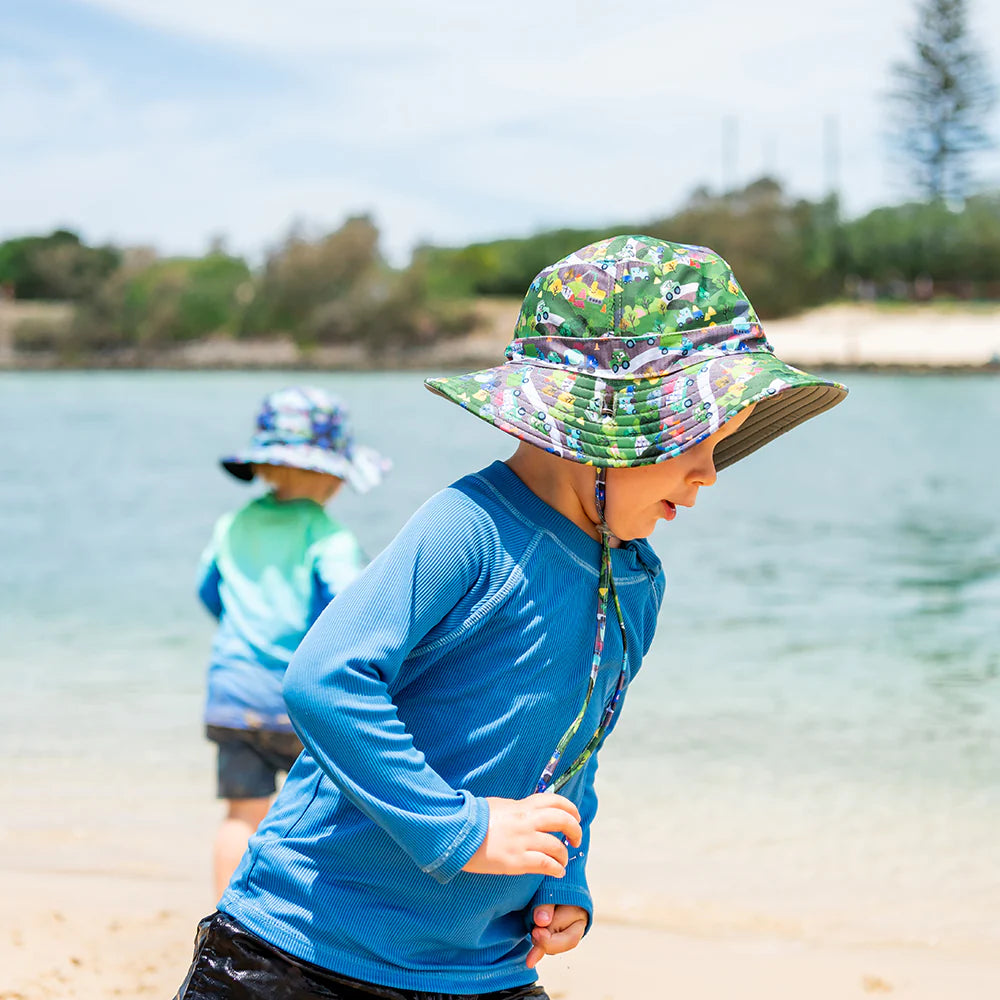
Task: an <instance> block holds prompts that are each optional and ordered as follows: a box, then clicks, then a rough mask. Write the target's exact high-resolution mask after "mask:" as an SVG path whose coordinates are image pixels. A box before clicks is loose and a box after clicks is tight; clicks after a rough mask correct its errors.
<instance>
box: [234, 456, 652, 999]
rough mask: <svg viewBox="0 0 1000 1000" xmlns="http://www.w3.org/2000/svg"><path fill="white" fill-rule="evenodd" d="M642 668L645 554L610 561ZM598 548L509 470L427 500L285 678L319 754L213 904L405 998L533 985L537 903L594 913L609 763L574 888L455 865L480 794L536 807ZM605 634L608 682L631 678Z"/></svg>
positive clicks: (332, 609)
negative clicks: (594, 847) (590, 868)
mask: <svg viewBox="0 0 1000 1000" xmlns="http://www.w3.org/2000/svg"><path fill="white" fill-rule="evenodd" d="M612 555H613V569H614V575H615V581H616V583H617V586H618V592H619V596H620V599H621V604H622V612H623V614H624V618H625V623H626V631H627V635H628V642H629V649H630V660H631V668H632V672H633V673H634V671H635V670H636V669H637V668H638V666H639V662H640V660H641V657H642V655H643V654H644V653H645V651H646V650H647V649H648V648H649V643H650V641H651V640H652V636H653V630H654V627H655V622H656V615H657V612H658V610H659V604H660V601H661V599H662V596H663V574H662V571H661V569H660V564H659V561H658V559H657V558H656V556H655V555H654V553H653V551H652V549H651V548H650V547H649V545H648V544H647V543H646V542H645V541H641V542H631V543H629V544H628V545H626V546H623V547H622V548H620V549H616V550H614V551H613V554H612ZM599 558H600V545H599V543H598V542H596V541H595V540H594V539H592V538H591V537H590V536H589V535H587V534H586V533H585V532H583V531H582V530H580V529H579V528H578V527H577V526H576V525H574V524H573V523H572V522H570V521H568V520H567V519H566V518H564V517H563V516H562V515H561V514H559V513H557V512H556V511H555V510H553V509H552V508H551V507H549V506H548V505H547V504H545V503H544V502H543V501H541V500H540V499H539V498H538V497H536V496H535V495H534V494H533V493H532V492H531V491H530V490H529V489H527V487H525V486H524V484H523V483H522V482H521V481H520V480H519V479H518V478H517V476H516V475H514V473H513V472H511V470H510V469H509V468H507V466H506V465H504V464H502V463H495V464H494V465H492V466H490V467H489V468H488V469H486V470H484V471H483V472H481V473H479V474H477V475H473V476H469V477H466V478H465V479H462V480H460V481H459V482H457V483H455V484H454V485H453V486H451V487H449V488H448V489H446V490H444V491H443V492H441V493H439V494H437V495H436V496H434V497H433V498H432V499H431V500H429V501H428V502H427V503H426V504H425V505H424V506H423V507H422V508H421V509H420V510H419V511H418V512H417V513H416V514H415V515H414V517H413V518H412V519H411V520H410V522H409V523H408V524H407V525H406V527H404V529H403V530H402V531H401V532H400V534H399V535H398V536H397V538H396V539H395V541H394V542H393V543H392V544H391V545H390V546H389V547H388V548H387V549H386V550H385V551H384V552H383V553H382V555H381V556H379V558H378V559H376V560H375V562H374V563H372V565H371V566H369V567H368V569H367V570H366V571H365V572H364V573H363V574H362V575H361V576H360V577H359V578H358V579H357V580H356V581H355V582H354V583H353V584H352V585H351V586H350V587H349V588H348V589H347V590H346V591H345V592H344V593H342V594H341V595H340V596H338V597H337V598H336V599H335V600H334V601H333V603H332V604H331V605H330V606H329V607H328V608H327V609H326V611H325V612H324V613H323V614H322V615H321V616H320V618H319V620H318V621H317V622H316V624H315V626H314V627H313V628H312V629H311V630H310V632H309V633H308V635H307V636H306V638H305V640H304V641H303V643H302V645H301V647H300V648H299V650H298V652H297V653H296V654H295V656H294V658H293V660H292V663H291V665H290V666H289V668H288V673H287V675H286V679H285V697H286V701H287V704H288V709H289V713H290V715H291V718H292V721H293V723H294V725H295V729H296V731H297V732H298V733H299V736H300V737H301V739H302V741H303V743H304V744H305V746H306V751H305V752H304V753H303V754H302V755H301V756H300V757H299V759H298V761H297V762H296V764H295V766H294V767H293V768H292V771H291V773H290V774H289V776H288V780H287V782H286V783H285V786H284V788H283V790H282V792H281V794H280V795H279V797H278V800H277V802H276V804H275V806H274V807H273V808H272V810H271V812H270V813H269V815H268V818H267V819H266V820H265V822H264V824H263V826H262V827H261V829H260V831H259V833H258V835H257V836H255V837H254V838H253V839H252V840H251V842H250V849H249V851H248V852H247V854H246V856H245V857H244V859H243V862H242V864H241V866H240V868H239V869H238V870H237V873H236V876H235V878H234V880H233V883H232V884H231V886H230V888H229V889H228V890H227V891H226V893H225V894H224V895H223V897H222V900H221V902H220V908H221V909H222V910H224V911H225V912H226V913H229V914H230V915H231V916H232V917H234V918H235V919H236V920H238V921H239V922H240V923H242V924H243V925H244V926H246V927H247V928H249V929H250V930H251V931H253V932H254V933H256V934H258V935H259V936H261V937H263V938H264V939H265V940H267V941H269V942H270V943H272V944H273V945H275V946H277V947H279V948H282V949H284V950H285V951H288V952H290V953H292V954H293V955H296V956H297V957H299V958H302V959H305V960H307V961H310V962H315V963H316V964H318V965H321V966H323V967H325V968H328V969H331V970H333V971H335V972H339V973H341V974H343V975H347V976H352V977H354V978H357V979H362V980H365V981H368V982H372V983H377V984H380V985H384V986H390V987H396V988H399V989H411V990H424V991H435V992H444V993H480V992H487V991H492V990H502V989H508V988H511V987H515V986H520V985H524V984H527V983H530V982H533V981H534V980H535V978H536V975H535V973H534V971H532V970H530V969H528V968H526V966H525V964H524V960H525V957H526V955H527V952H528V949H529V941H528V938H527V936H526V931H527V929H528V928H529V927H530V920H531V911H532V909H533V908H534V906H535V905H537V904H539V903H541V902H554V903H573V904H576V905H579V906H582V907H584V908H586V909H587V910H588V912H589V911H590V910H591V901H590V893H589V891H588V888H587V881H586V871H585V865H586V857H587V853H588V850H589V826H590V821H591V820H592V819H593V817H594V814H595V812H596V808H597V800H596V796H595V795H594V790H593V785H594V775H595V772H596V766H597V765H596V756H595V757H594V758H591V761H590V763H589V764H588V765H587V766H586V767H585V768H583V769H582V770H581V771H580V772H579V774H577V775H576V776H575V777H574V778H573V779H572V781H571V782H569V783H568V784H567V786H566V787H565V788H564V789H563V794H565V795H567V796H568V797H569V798H571V799H573V801H575V802H576V803H577V805H578V806H579V807H580V810H581V813H582V814H583V818H584V829H585V840H584V843H583V846H582V847H581V849H580V850H579V851H571V854H572V855H573V859H572V860H571V861H570V864H569V867H568V871H567V874H566V876H565V878H563V879H551V878H543V877H541V876H533V875H524V876H504V875H474V874H470V873H468V872H463V871H461V869H462V867H463V866H464V865H465V864H466V862H467V861H468V860H469V858H471V856H472V855H473V854H474V853H475V851H476V850H477V848H478V847H479V846H480V844H481V843H482V841H483V839H484V837H485V835H486V830H487V826H488V823H489V807H488V804H487V803H486V801H485V797H486V796H504V797H509V798H523V797H525V796H527V795H530V794H531V793H532V792H533V791H534V786H535V782H536V780H537V778H538V776H539V774H540V773H541V770H542V768H543V767H544V766H545V764H546V763H547V761H548V759H549V757H550V755H551V753H552V751H553V749H554V747H555V744H556V743H557V742H558V740H559V738H560V737H561V736H562V734H563V733H564V732H565V730H566V729H567V727H568V726H569V724H570V722H571V721H572V720H573V718H574V716H575V715H576V713H577V712H578V711H579V709H580V706H581V704H582V702H583V698H584V694H585V691H586V685H587V679H588V675H589V672H590V663H591V658H592V654H593V645H594V636H595V630H596V619H595V614H596V608H597V580H598V566H599ZM621 659H622V648H621V638H620V636H619V635H618V630H617V629H612V628H609V629H608V631H607V641H606V644H605V649H604V656H603V660H602V668H601V671H600V674H599V677H598V686H597V688H596V690H595V694H594V696H593V698H592V699H591V702H590V707H589V708H588V711H587V715H586V716H585V718H584V720H583V723H582V725H581V726H580V729H579V731H578V733H577V735H576V737H575V738H574V740H573V741H572V742H571V743H570V745H569V747H568V748H567V750H566V754H565V757H564V760H565V761H566V762H567V763H569V762H570V761H572V760H573V758H574V757H575V755H576V754H577V753H578V752H579V751H580V750H581V749H582V748H583V746H584V745H585V744H586V742H587V740H588V739H589V738H590V736H591V735H592V734H593V733H594V731H595V730H596V728H597V726H598V723H599V721H600V715H601V712H602V711H603V707H604V703H605V701H606V700H607V699H608V698H609V697H610V695H611V693H612V691H613V690H614V686H615V684H616V682H617V680H618V675H619V670H620V666H621Z"/></svg>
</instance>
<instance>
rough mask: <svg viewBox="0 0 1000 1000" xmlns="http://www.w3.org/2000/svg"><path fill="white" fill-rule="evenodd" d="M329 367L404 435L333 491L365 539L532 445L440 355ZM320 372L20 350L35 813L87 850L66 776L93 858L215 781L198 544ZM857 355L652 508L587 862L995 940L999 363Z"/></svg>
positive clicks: (699, 891)
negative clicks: (949, 371) (636, 623)
mask: <svg viewBox="0 0 1000 1000" xmlns="http://www.w3.org/2000/svg"><path fill="white" fill-rule="evenodd" d="M305 378H306V379H308V380H310V381H315V382H317V383H318V384H322V385H326V386H328V387H331V388H334V389H335V390H337V391H339V392H340V394H341V395H342V396H344V397H345V398H346V399H347V400H348V402H349V403H350V404H351V405H352V408H353V410H354V413H355V420H356V423H357V425H358V430H359V437H360V438H361V439H362V440H365V441H367V442H370V443H371V444H373V445H375V446H376V447H378V448H380V449H381V450H383V451H384V452H385V453H386V454H388V455H390V456H391V457H392V458H393V459H394V461H395V464H396V468H395V471H394V473H393V475H392V477H391V479H390V480H389V481H388V482H387V484H386V485H385V486H384V487H383V488H381V489H380V490H378V491H377V492H375V493H373V494H371V495H369V496H368V497H365V498H359V497H356V496H354V495H345V496H344V497H342V498H338V499H337V500H336V501H335V504H334V510H335V512H336V513H337V514H338V515H339V516H340V517H342V519H343V520H345V521H346V522H347V523H349V524H350V525H351V526H352V527H353V528H354V529H355V531H356V533H357V534H358V536H359V537H360V538H361V540H362V542H363V544H364V545H365V547H366V548H367V549H368V551H369V552H370V553H372V554H374V553H376V552H377V551H378V550H379V549H380V548H381V547H382V546H383V545H385V544H386V542H387V541H388V540H389V539H390V538H391V537H392V536H393V535H394V534H395V532H396V531H397V530H398V529H399V528H400V527H401V526H402V524H403V523H404V522H405V520H406V518H407V517H408V516H409V514H410V513H411V512H412V511H413V509H414V508H415V507H416V506H417V505H418V504H419V503H420V502H422V501H423V500H424V499H425V498H426V497H427V496H429V495H430V494H431V493H433V492H434V491H435V490H437V489H439V488H441V487H442V486H444V485H446V484H447V483H448V482H450V481H452V480H453V479H455V478H457V477H458V476H460V475H461V474H463V473H465V472H467V471H469V470H471V469H474V468H478V467H480V466H482V465H485V464H487V463H488V462H489V461H491V460H492V459H494V458H498V457H504V456H505V455H506V454H508V453H509V451H510V450H511V448H510V445H509V444H508V440H509V439H507V437H506V436H505V435H503V434H501V433H500V432H498V431H495V430H493V429H491V428H489V427H487V426H486V425H485V424H481V423H480V422H479V421H476V420H474V419H473V418H471V417H469V416H467V415H463V414H461V413H460V412H459V411H458V410H456V409H454V408H453V407H451V406H450V405H449V404H447V403H445V402H444V401H443V400H440V399H437V398H435V397H433V396H431V395H430V393H428V392H426V390H424V389H423V388H422V386H421V381H420V378H419V377H418V376H415V375H409V374H405V375H397V374H392V375H365V376H350V377H349V378H348V377H343V378H337V377H325V376H314V375H310V376H306V377H305ZM296 380H297V379H296V377H295V376H290V375H288V374H277V375H275V374H267V373H264V374H233V373H199V374H187V373H184V374H175V373H148V374H147V373H141V374H136V373H127V374H94V373H60V374H0V428H2V429H3V448H2V449H0V595H2V597H0V634H2V639H3V641H2V643H0V677H2V684H3V698H2V699H0V752H2V754H3V758H4V760H5V773H4V774H3V776H2V778H0V793H3V794H4V795H5V797H6V799H7V802H8V808H7V811H6V813H5V814H0V815H2V816H3V819H2V821H0V822H2V823H3V824H4V832H5V833H6V835H7V837H8V839H11V842H13V841H14V840H16V838H17V836H18V835H19V833H20V834H21V835H22V836H23V835H24V834H25V833H31V835H32V836H35V835H36V834H37V835H38V836H39V837H43V839H44V837H46V836H47V837H49V838H50V839H51V842H52V843H53V844H54V845H55V847H54V848H53V850H54V851H56V852H58V851H62V850H66V851H70V848H71V846H72V845H69V846H67V845H68V843H69V840H70V839H72V838H69V835H68V834H67V835H66V836H64V837H62V839H60V832H59V829H58V822H57V821H55V820H51V819H49V820H43V819H41V818H40V817H41V816H42V814H43V813H44V808H43V805H44V803H45V802H46V801H50V800H51V799H52V798H53V797H54V796H59V797H60V799H61V801H62V802H63V803H66V804H67V805H66V811H65V815H64V821H65V823H67V824H69V825H70V826H72V827H73V829H74V830H75V831H76V834H75V835H76V836H77V837H78V839H79V838H80V837H83V841H84V845H85V846H84V848H79V849H78V850H77V853H76V854H75V855H74V858H75V859H76V863H78V864H81V865H82V864H84V863H85V854H86V844H89V843H91V841H90V840H87V838H86V837H85V836H84V835H83V834H82V833H80V830H84V831H86V830H92V828H99V827H101V825H102V824H105V825H107V826H108V827H111V826H115V825H117V826H118V827H120V826H121V825H122V824H125V825H128V824H129V823H130V822H135V823H138V822H139V821H138V820H137V819H136V818H135V817H136V816H138V815H140V814H141V813H142V804H143V802H144V800H146V799H147V798H148V797H150V796H153V795H155V797H156V798H157V800H158V801H163V800H164V799H166V800H167V801H168V802H173V803H174V804H175V805H176V806H177V810H178V811H181V812H182V811H183V809H184V808H186V807H188V806H189V805H190V804H191V803H192V802H195V801H197V802H201V801H203V800H207V799H208V798H209V797H210V795H211V788H210V784H209V775H208V771H209V768H210V766H211V755H210V752H209V750H208V748H207V747H206V746H205V744H204V743H203V742H202V741H201V740H200V737H199V713H200V702H201V690H202V679H203V670H204V662H205V655H206V650H207V646H208V642H209V638H210V634H211V627H210V623H209V621H208V620H207V617H206V616H205V615H204V614H203V613H202V612H201V611H200V610H199V608H198V607H197V605H196V603H195V600H194V598H193V593H192V585H193V573H194V566H195V562H196V560H197V556H198V553H199V551H200V549H201V547H202V545H203V544H204V543H205V541H206V539H207V537H208V533H209V531H210V528H211V525H212V523H213V521H214V519H215V518H216V517H217V516H218V514H220V513H221V512H223V511H225V510H227V509H229V508H231V507H233V506H235V505H237V504H239V503H241V502H242V501H243V500H244V499H245V498H246V497H247V496H249V495H250V492H251V491H252V488H251V489H250V490H248V489H246V488H243V487H241V486H240V485H239V484H237V483H236V482H235V480H231V479H229V478H228V477H226V476H225V475H224V474H223V473H221V472H220V471H218V469H217V466H216V465H215V460H216V458H217V456H218V455H220V454H222V453H223V452H225V451H228V450H230V449H232V448H234V447H238V446H240V445H241V444H242V443H243V442H244V440H245V438H246V437H247V436H248V433H249V428H250V421H251V417H252V414H253V412H254V408H255V406H256V404H257V401H258V400H259V398H260V396H262V395H263V393H264V392H266V391H268V390H269V389H271V388H274V387H276V386H279V385H282V384H287V383H290V382H293V381H296ZM846 381H848V383H849V384H850V386H851V388H852V394H851V396H850V397H849V398H848V400H847V402H846V403H844V404H843V405H842V406H841V407H839V408H838V409H836V410H835V411H833V412H832V413H831V414H828V415H826V416H823V417H821V418H819V419H818V420H816V421H814V422H813V423H811V424H807V425H806V426H805V427H803V428H801V429H799V430H797V431H796V432H795V433H794V434H791V435H789V436H788V437H786V438H783V439H781V440H779V441H778V442H776V443H775V444H772V445H770V446H768V447H767V448H765V449H764V450H763V451H762V452H760V453H758V454H757V455H755V456H753V457H752V458H751V459H750V460H749V461H746V462H743V463H740V464H739V465H737V466H735V467H734V468H733V469H731V470H728V471H726V472H725V473H724V474H723V475H722V477H721V480H720V482H719V484H718V485H717V486H716V487H714V488H713V489H711V490H707V491H705V492H704V496H703V497H702V500H701V501H700V503H699V507H698V509H697V510H696V511H692V512H689V511H682V512H681V516H680V517H679V518H678V520H677V521H675V522H674V523H673V524H671V525H668V526H663V525H661V527H660V528H659V529H658V531H657V534H656V535H655V536H654V539H653V542H654V545H655V546H656V548H657V550H658V552H659V553H660V555H661V557H662V558H663V560H664V562H665V565H666V569H667V576H668V591H667V599H666V601H665V605H664V609H663V614H662V617H661V620H660V628H659V632H658V636H657V640H656V642H655V644H654V646H653V648H652V650H651V652H650V655H649V657H648V658H647V660H646V663H645V667H644V669H643V673H642V674H641V676H640V678H639V680H638V681H637V682H636V683H635V685H634V687H633V689H632V691H631V692H630V695H629V698H628V705H627V708H626V710H625V712H624V716H623V721H622V724H621V725H620V727H619V729H618V731H617V732H616V734H615V737H614V738H613V740H612V741H611V742H610V743H609V746H608V748H607V750H606V751H605V753H604V755H603V758H602V761H603V762H602V776H601V791H602V813H601V816H600V818H599V831H598V833H597V835H596V838H595V841H596V843H595V847H596V853H595V858H594V861H593V862H592V866H591V867H592V872H591V874H592V881H593V882H594V885H595V889H596V891H597V893H598V901H599V903H600V905H601V907H602V909H603V910H604V912H605V914H606V915H609V916H611V917H614V918H618V919H628V920H642V921H647V922H653V923H658V924H660V925H663V926H667V927H672V928H676V929H681V930H695V931H705V932H713V933H716V932H739V931H741V930H744V929H753V930H756V931H766V932H768V933H772V932H773V933H777V934H788V935H797V936H805V937H809V936H824V937H826V938H830V937H831V936H832V937H843V938H844V939H850V940H866V941H890V940H891V941H909V942H922V943H936V944H940V945H942V946H945V945H947V946H953V947H958V948H973V949H977V950H984V949H985V950H987V951H988V950H989V949H991V948H996V947H997V945H1000V849H998V848H997V846H996V840H997V838H996V830H997V829H998V828H1000V676H998V674H1000V472H998V470H997V458H998V454H1000V448H998V445H997V433H998V431H1000V382H998V381H997V380H996V379H995V378H990V377H971V376H970V377H965V378H945V377H940V378H937V377H920V378H903V377H891V376H879V375H852V376H848V377H847V378H846ZM98 784H100V785H101V787H103V788H104V793H103V797H102V798H101V799H100V804H99V808H98V809H96V810H95V809H93V808H88V805H87V803H88V802H92V801H93V798H92V794H91V793H92V791H93V789H94V787H95V786H96V785H98ZM11 803H13V806H14V808H11ZM74 803H75V805H74ZM177 822H180V820H177ZM46 823H48V826H46ZM168 825H169V824H168ZM602 855H603V856H602ZM67 856H68V855H67Z"/></svg>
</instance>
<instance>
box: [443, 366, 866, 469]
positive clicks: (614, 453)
mask: <svg viewBox="0 0 1000 1000" xmlns="http://www.w3.org/2000/svg"><path fill="white" fill-rule="evenodd" d="M425 384H426V385H427V387H428V388H429V389H430V390H431V391H432V392H434V393H437V394H438V395H440V396H443V397H444V398H446V399H449V400H451V401H452V402H454V403H457V404H458V405H460V406H462V407H463V408H464V409H467V410H468V411H469V412H470V413H472V414H474V415H475V416H477V417H479V418H480V419H481V420H485V421H486V422H487V423H490V424H493V426H495V427H498V428H499V429H500V430H503V431H505V432H506V433H508V434H511V435H513V436H514V437H516V438H518V439H520V440H522V441H526V442H527V443H529V444H532V445H534V446H536V447H538V448H542V449H543V450H545V451H549V452H552V453H553V454H556V455H559V456H560V457H562V458H566V459H569V460H571V461H575V462H580V463H583V464H586V465H593V466H597V467H604V468H627V467H630V466H639V465H650V464H653V463H656V462H662V461H666V460H667V459H670V458H675V457H676V456H678V455H680V454H681V453H682V452H684V451H686V450H687V449H688V448H690V447H692V446H694V445H695V444H697V443H698V442H699V441H702V440H704V439H705V438H706V437H708V436H709V435H710V434H713V433H714V432H715V431H717V430H718V429H719V428H720V427H722V426H723V424H725V423H726V422H727V421H729V420H731V419H732V418H733V417H734V416H736V414H737V413H739V412H741V411H742V410H744V409H746V408H747V407H748V406H750V405H751V404H757V407H756V409H755V410H754V412H753V413H752V414H751V416H750V417H749V419H748V420H747V421H746V422H745V423H744V424H743V426H742V427H740V428H739V430H738V431H736V433H735V434H732V435H731V436H729V437H727V438H725V439H724V440H723V441H721V442H720V443H719V446H718V448H717V449H716V452H715V464H716V468H717V469H720V470H721V469H724V468H726V467H727V466H729V465H732V464H733V463H734V462H737V461H739V460H740V459H741V458H745V457H746V456H747V455H749V454H751V453H752V452H754V451H756V450H757V449H758V448H760V447H762V446H763V445H765V444H767V443H768V442H769V441H772V440H774V439H775V438H776V437H778V436H780V435H781V434H784V433H786V432H787V431H789V430H791V429H792V428H793V427H796V426H798V425H799V424H801V423H803V422H804V421H806V420H808V419H810V418H811V417H814V416H817V415H818V414H820V413H822V412H823V411H825V410H828V409H830V408H831V407H832V406H835V405H836V404H837V403H839V402H840V401H841V400H842V399H843V398H844V397H845V396H846V395H847V389H846V388H845V387H844V386H843V385H841V384H840V383H838V382H834V381H832V380H829V379H825V378H822V377H819V376H816V375H811V374H809V373H807V372H803V371H800V370H799V369H797V368H794V367H792V366H791V365H788V364H786V363H785V362H783V361H781V360H780V359H779V358H776V357H775V356H774V354H773V353H771V352H770V351H769V350H766V349H762V350H757V351H746V350H744V351H739V352H733V353H721V354H718V353H712V354H711V355H710V356H704V355H703V356H701V357H699V356H698V353H697V352H696V353H695V355H694V356H693V357H692V359H691V363H690V364H687V365H685V366H684V367H677V368H676V369H674V370H671V371H667V372H663V373H655V374H654V373H650V374H643V375H640V374H636V375H630V376H626V377H619V378H615V377H604V376H603V375H602V374H592V373H589V372H587V371H579V370H570V369H566V368H564V367H557V366H554V365H546V364H544V363H538V362H534V363H531V362H529V363H524V362H521V363H518V361H508V362H507V363H506V364H503V365H498V366H496V367H494V368H487V369H484V370H482V371H478V372H471V373H469V374H465V375H456V376H445V377H441V378H432V379H427V380H426V383H425Z"/></svg>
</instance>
